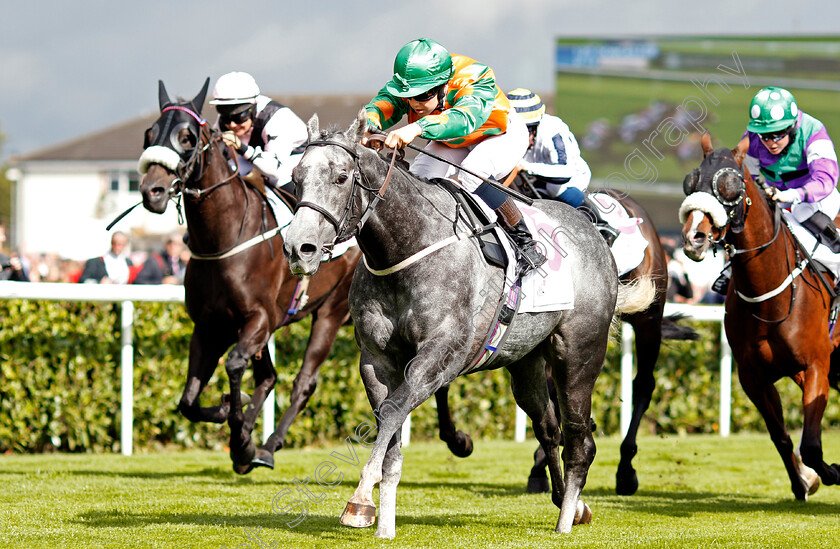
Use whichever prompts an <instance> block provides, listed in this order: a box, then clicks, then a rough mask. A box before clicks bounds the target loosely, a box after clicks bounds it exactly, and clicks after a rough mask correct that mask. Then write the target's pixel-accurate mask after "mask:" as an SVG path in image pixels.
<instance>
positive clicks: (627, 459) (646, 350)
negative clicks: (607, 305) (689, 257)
mask: <svg viewBox="0 0 840 549" xmlns="http://www.w3.org/2000/svg"><path fill="white" fill-rule="evenodd" d="M509 179H510V182H511V184H512V185H513V187H514V188H515V189H516V190H518V191H519V192H521V193H523V194H525V195H526V196H530V197H532V198H546V197H545V196H544V195H542V194H541V193H539V191H538V190H537V187H538V186H539V185H535V181H534V180H533V178H532V177H529V176H528V175H526V174H523V173H521V172H520V173H518V174H515V175H514V177H513V178H509ZM506 184H507V181H506ZM603 192H604V193H605V194H609V195H610V196H612V197H614V198H615V199H616V200H618V201H619V202H620V203H621V205H622V206H623V207H624V208H625V209H626V210H627V213H628V214H629V216H630V217H636V218H639V219H642V220H643V223H642V224H641V225H640V226H639V227H640V230H641V231H642V234H643V235H644V237H645V239H646V240H647V241H648V243H649V245H648V247H647V249H646V250H645V255H644V259H643V260H642V262H641V263H640V264H639V265H638V266H637V267H635V268H634V269H633V270H632V271H630V272H628V273H625V274H624V275H622V276H621V281H623V282H632V281H634V280H642V279H645V278H650V279H652V280H653V281H654V283H655V286H656V295H655V298H654V301H653V303H651V305H650V306H649V307H648V308H647V309H645V310H644V311H641V312H638V313H634V314H630V315H620V316H619V317H618V318H619V319H621V320H622V321H624V322H627V323H628V324H630V325H631V326H632V327H633V330H634V332H635V340H636V341H635V346H634V347H635V351H636V377H635V378H633V412H632V416H631V418H630V424H629V427H628V429H627V433H626V435H625V436H624V441H623V442H622V444H621V450H620V452H621V459H620V461H619V463H618V470H617V472H616V475H615V491H616V493H617V494H620V495H632V494H635V493H636V490H638V488H639V480H638V476H637V474H636V470H635V469H634V468H633V458H634V457H635V456H636V453H637V452H638V446H637V445H636V436H637V434H638V431H639V425H640V424H641V421H642V417H643V416H644V414H645V412H646V411H647V409H648V408H649V407H650V401H651V398H652V396H653V390H654V388H655V386H656V382H655V379H654V368H655V366H656V360H657V359H658V358H659V350H660V347H661V345H662V340H663V339H672V340H685V339H697V337H698V335H697V332H695V331H694V330H693V329H691V328H689V327H686V326H681V325H680V324H678V321H679V320H680V319H681V318H682V316H681V315H671V316H667V317H666V316H663V315H664V309H665V301H666V297H667V293H668V264H667V258H666V256H665V251H664V250H663V249H662V242H661V240H660V238H659V233H658V232H657V230H656V226H655V225H654V224H653V220H652V219H651V217H650V215H649V214H648V213H647V211H646V210H645V209H644V208H643V207H642V205H641V204H639V203H638V202H637V201H636V200H634V199H633V198H631V197H629V196H627V195H626V194H620V193H618V192H615V191H603ZM546 377H547V381H548V389H549V394H550V396H551V399H552V400H553V401H554V404H555V407H554V409H555V410H558V411H559V410H560V408H559V406H558V405H557V401H556V398H557V397H556V393H555V391H554V382H553V381H552V380H551V376H550V375H549V374H548V372H546ZM448 391H449V387H448V386H444V387H442V388H441V389H440V390H438V391H437V392H436V393H435V401H436V403H437V411H438V421H439V428H440V438H441V440H443V441H444V442H446V443H447V445H448V447H449V449H450V451H451V452H452V453H453V454H455V455H456V456H458V457H466V456H468V455H470V454H471V453H472V450H473V443H472V440H471V438H470V437H469V435H467V434H466V433H464V432H463V431H459V430H456V428H455V425H454V423H453V421H452V418H451V415H450V412H449V404H448V402H447V394H448ZM558 419H559V418H558ZM593 430H594V426H593ZM546 466H547V462H546V455H545V452H544V451H543V449H542V446H539V447H538V448H537V450H536V451H535V453H534V466H533V468H532V469H531V472H530V474H529V477H528V485H527V490H528V492H532V493H536V492H547V491H548V490H549V483H548V477H547V475H546Z"/></svg>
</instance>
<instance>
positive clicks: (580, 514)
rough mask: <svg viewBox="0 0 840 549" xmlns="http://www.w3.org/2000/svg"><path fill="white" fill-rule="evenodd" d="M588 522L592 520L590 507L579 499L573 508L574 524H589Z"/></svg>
mask: <svg viewBox="0 0 840 549" xmlns="http://www.w3.org/2000/svg"><path fill="white" fill-rule="evenodd" d="M590 522H592V509H590V508H589V506H588V505H587V504H585V503H584V502H583V500H580V499H579V500H578V503H577V509H576V510H575V522H574V524H589V523H590Z"/></svg>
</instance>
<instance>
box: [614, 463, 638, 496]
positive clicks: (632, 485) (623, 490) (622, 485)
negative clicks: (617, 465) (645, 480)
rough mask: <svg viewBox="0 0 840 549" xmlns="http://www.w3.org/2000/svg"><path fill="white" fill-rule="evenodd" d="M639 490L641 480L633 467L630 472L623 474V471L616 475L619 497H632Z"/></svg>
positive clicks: (616, 488) (616, 491)
mask: <svg viewBox="0 0 840 549" xmlns="http://www.w3.org/2000/svg"><path fill="white" fill-rule="evenodd" d="M638 489H639V478H638V477H637V476H636V470H635V469H633V468H632V467H631V468H630V472H629V473H628V472H622V471H621V469H619V470H618V472H617V473H616V474H615V493H616V494H618V495H619V496H632V495H633V494H635V493H636V490H638Z"/></svg>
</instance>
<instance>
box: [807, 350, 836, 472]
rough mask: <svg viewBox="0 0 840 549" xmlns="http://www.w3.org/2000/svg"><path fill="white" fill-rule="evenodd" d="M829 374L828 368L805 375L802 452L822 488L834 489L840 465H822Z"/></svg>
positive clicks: (808, 371) (813, 368)
mask: <svg viewBox="0 0 840 549" xmlns="http://www.w3.org/2000/svg"><path fill="white" fill-rule="evenodd" d="M827 370H828V367H827V366H826V367H825V368H819V367H811V368H808V370H806V372H805V381H804V383H803V385H802V402H803V404H804V407H805V418H804V422H803V423H804V424H803V428H802V441H801V443H800V447H799V448H800V452H801V455H802V462H803V463H804V464H805V465H807V466H808V467H810V468H811V469H813V470H814V471H816V472H817V474H818V475H819V476H820V480H821V481H822V482H823V484H825V485H826V486H831V485H834V484H838V482H840V465H838V464H837V463H835V464H833V465H829V464H827V463H826V462H825V461H823V451H822V437H821V423H822V418H823V413H824V412H825V407H826V404H827V398H828V391H829V383H828V375H827Z"/></svg>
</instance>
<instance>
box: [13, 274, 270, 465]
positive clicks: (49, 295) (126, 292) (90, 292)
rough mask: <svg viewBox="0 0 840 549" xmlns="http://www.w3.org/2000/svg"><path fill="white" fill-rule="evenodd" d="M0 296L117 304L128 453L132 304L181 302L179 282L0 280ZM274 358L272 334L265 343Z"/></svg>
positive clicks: (266, 425) (266, 415)
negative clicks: (98, 282)
mask: <svg viewBox="0 0 840 549" xmlns="http://www.w3.org/2000/svg"><path fill="white" fill-rule="evenodd" d="M0 299H41V300H45V301H106V302H119V303H120V304H121V312H120V321H121V326H122V336H121V349H120V448H121V451H122V454H123V455H126V456H130V455H131V454H132V452H133V442H134V303H136V302H155V303H183V302H184V287H183V286H179V285H170V284H161V285H121V284H60V283H50V282H38V283H29V282H11V281H0ZM268 349H269V353H270V354H271V356H272V359H273V358H274V335H272V336H271V339H269V342H268ZM274 404H275V400H274V391H271V393H269V395H268V397H267V398H266V400H265V404H264V405H263V441H265V440H266V439H267V438H268V437H269V436H270V435H271V433H272V431H273V430H274Z"/></svg>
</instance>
